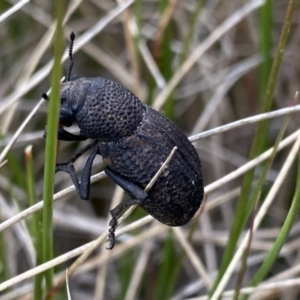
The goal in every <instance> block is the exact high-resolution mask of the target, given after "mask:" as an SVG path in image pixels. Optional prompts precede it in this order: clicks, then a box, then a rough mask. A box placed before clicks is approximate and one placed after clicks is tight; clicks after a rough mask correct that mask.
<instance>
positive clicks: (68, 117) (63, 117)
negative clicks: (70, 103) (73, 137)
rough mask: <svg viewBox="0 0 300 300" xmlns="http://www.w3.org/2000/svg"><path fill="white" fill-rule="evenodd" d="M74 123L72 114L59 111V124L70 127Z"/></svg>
mask: <svg viewBox="0 0 300 300" xmlns="http://www.w3.org/2000/svg"><path fill="white" fill-rule="evenodd" d="M73 122H74V117H73V113H72V112H71V111H69V110H66V109H63V108H62V109H60V115H59V124H60V125H63V126H66V127H70V126H71V125H72V124H73Z"/></svg>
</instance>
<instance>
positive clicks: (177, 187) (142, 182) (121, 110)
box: [59, 78, 203, 230]
mask: <svg viewBox="0 0 300 300" xmlns="http://www.w3.org/2000/svg"><path fill="white" fill-rule="evenodd" d="M61 98H62V101H61V111H60V123H61V125H65V126H70V125H71V121H72V120H73V121H74V122H76V123H77V124H78V127H79V128H80V136H82V137H85V138H90V139H95V140H98V145H97V147H98V148H97V153H98V154H100V155H102V157H103V161H104V163H105V164H106V165H107V167H106V171H107V170H110V171H112V172H113V174H114V175H115V176H116V177H115V180H121V182H123V183H124V181H127V182H129V183H130V184H131V183H132V184H133V185H135V186H137V187H138V188H139V189H140V190H142V189H144V188H145V187H146V186H147V184H148V183H149V182H150V180H151V179H152V177H153V176H154V174H155V173H156V172H157V171H158V169H159V168H160V166H161V165H162V164H163V163H164V161H165V160H166V158H167V157H168V155H169V154H170V152H171V150H172V149H173V147H174V146H177V147H178V149H177V151H176V152H175V154H174V156H173V157H172V159H171V161H170V163H169V164H168V167H167V168H166V169H165V170H164V172H163V173H162V174H161V175H160V176H159V178H158V179H157V181H156V182H155V184H154V185H153V187H152V188H151V189H150V191H149V192H148V197H147V199H146V200H143V201H140V202H139V204H140V206H141V207H142V208H143V209H145V210H146V211H147V212H148V213H149V214H150V215H152V216H153V217H154V218H156V219H157V220H159V221H160V222H162V223H164V224H166V225H169V226H181V225H184V224H186V223H187V222H188V221H190V219H191V218H192V217H193V216H194V214H195V212H196V211H197V210H198V208H199V206H200V204H201V201H202V198H203V182H202V174H201V166H200V160H199V157H198V155H197V153H196V151H195V149H194V147H193V146H192V144H191V143H190V142H189V140H188V139H187V137H186V136H185V135H184V134H183V133H182V131H181V130H180V129H179V128H178V127H177V126H176V125H175V124H174V123H172V122H171V121H170V120H168V119H167V118H166V117H164V116H163V115H162V114H161V113H159V112H157V111H155V110H153V109H152V108H150V107H148V106H146V105H144V104H143V103H142V102H141V101H140V100H139V99H138V98H137V97H136V96H135V95H133V94H132V93H131V92H129V91H128V90H127V89H125V88H124V87H122V86H120V85H119V84H117V83H115V82H113V81H110V80H108V79H103V78H79V79H76V80H72V81H69V82H66V83H64V84H63V85H62V92H61ZM92 159H93V158H92ZM92 159H91V161H92ZM90 167H91V165H90V164H89V167H88V168H85V170H86V175H85V178H86V179H87V178H89V176H87V175H89V173H90ZM59 170H65V168H64V167H60V168H59ZM73 179H74V178H73ZM78 186H79V185H78ZM87 187H88V188H89V184H87ZM135 191H136V189H135ZM83 192H84V197H86V195H88V193H86V188H84V189H83ZM131 196H132V195H131ZM114 223H115V221H114ZM112 227H113V229H112V230H114V226H112Z"/></svg>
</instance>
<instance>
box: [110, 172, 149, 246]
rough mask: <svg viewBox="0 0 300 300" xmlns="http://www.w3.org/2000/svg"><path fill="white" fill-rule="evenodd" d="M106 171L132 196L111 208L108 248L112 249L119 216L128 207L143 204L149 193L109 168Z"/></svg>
mask: <svg viewBox="0 0 300 300" xmlns="http://www.w3.org/2000/svg"><path fill="white" fill-rule="evenodd" d="M105 173H106V174H107V176H109V177H110V178H111V179H112V180H113V181H114V182H115V183H116V184H117V185H119V186H120V187H121V188H122V189H124V190H125V191H126V192H127V193H128V194H129V195H130V196H131V198H130V199H128V200H125V201H122V202H121V203H119V204H118V205H117V206H116V207H115V208H113V209H112V210H110V215H111V220H110V222H109V226H110V228H109V230H108V232H109V235H108V239H109V246H108V247H107V248H106V249H108V250H111V249H112V248H113V247H114V245H115V230H116V226H117V224H118V221H117V218H118V216H119V215H120V214H121V212H122V211H123V210H124V209H125V208H127V207H129V206H132V205H139V204H142V203H143V202H144V201H145V200H146V199H147V198H148V194H147V193H146V192H145V191H144V190H143V189H142V188H140V187H139V186H137V185H136V184H134V183H132V182H130V181H129V180H127V179H125V178H124V177H122V176H120V175H118V174H116V173H115V172H113V171H112V170H110V169H109V168H106V169H105Z"/></svg>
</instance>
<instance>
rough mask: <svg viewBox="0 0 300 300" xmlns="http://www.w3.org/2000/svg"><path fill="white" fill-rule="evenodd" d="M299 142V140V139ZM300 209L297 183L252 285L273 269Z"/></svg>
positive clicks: (299, 168)
mask: <svg viewBox="0 0 300 300" xmlns="http://www.w3.org/2000/svg"><path fill="white" fill-rule="evenodd" d="M297 142H298V141H297ZM298 152H299V147H298ZM297 173H298V174H297V181H296V182H299V180H300V152H299V153H298V170H297ZM299 209H300V185H299V184H296V191H295V194H294V197H293V200H292V204H291V207H290V209H289V212H288V214H287V217H286V219H285V221H284V224H283V226H282V228H281V230H280V232H279V234H278V237H277V239H276V241H275V242H274V244H273V246H272V248H271V250H270V251H269V253H268V255H267V257H266V258H265V260H264V261H263V264H262V265H261V267H260V268H259V270H258V271H257V273H256V274H255V276H254V277H253V279H252V280H251V282H250V286H255V285H257V284H258V283H260V282H261V280H263V279H264V277H265V276H266V275H267V273H268V272H269V270H270V269H271V267H272V265H273V263H274V262H275V260H276V259H277V257H278V254H279V252H280V250H281V248H282V247H283V245H284V242H285V241H286V239H287V238H288V235H289V233H290V231H291V229H292V226H293V224H294V222H295V220H296V217H297V216H298V213H299Z"/></svg>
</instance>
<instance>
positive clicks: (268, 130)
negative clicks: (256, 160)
mask: <svg viewBox="0 0 300 300" xmlns="http://www.w3.org/2000/svg"><path fill="white" fill-rule="evenodd" d="M129 1H130V0H129ZM129 1H128V0H127V1H121V0H120V1H119V2H117V1H111V0H104V1H97V0H86V1H75V0H74V1H65V2H63V4H64V8H63V11H64V15H65V16H66V19H65V20H64V24H63V30H64V47H65V49H67V47H68V43H69V35H70V32H71V31H74V32H75V34H76V40H75V47H74V52H75V53H74V68H73V74H76V75H79V76H82V77H99V76H100V77H105V78H110V79H112V80H115V81H117V82H119V83H120V84H122V85H123V86H125V87H126V88H128V89H129V90H131V91H133V92H134V93H135V94H136V95H137V96H138V97H139V98H140V99H141V100H142V101H144V102H146V103H147V104H149V105H152V104H154V105H155V103H156V100H157V97H158V96H159V95H161V93H163V92H164V91H165V90H166V88H167V87H168V84H169V83H170V82H171V81H172V79H173V78H174V75H176V74H178V72H180V70H182V68H185V66H186V63H187V62H189V61H191V57H192V55H193V54H194V53H195V51H196V50H197V49H198V47H199V46H201V45H204V44H205V43H206V42H207V40H208V39H209V38H211V37H213V36H214V35H216V34H217V32H218V31H219V30H220V28H221V29H222V28H223V29H224V28H225V26H224V23H223V22H224V21H225V20H232V18H233V16H235V14H236V13H237V12H238V13H239V14H241V13H242V11H241V8H242V7H243V6H245V5H250V4H251V3H258V4H259V3H262V1H255V0H253V1H250V0H239V1H219V0H211V1H205V0H187V1H178V0H169V1H168V0H158V1H142V0H136V1H132V2H134V3H132V4H131V5H129V8H128V9H127V10H125V11H124V12H123V13H119V14H116V16H115V17H113V18H112V20H111V21H110V22H106V21H105V20H107V16H109V15H110V14H111V13H112V12H115V11H116V7H118V6H120V7H122V5H124V3H128V2H129ZM24 2H25V1H24ZM292 2H293V1H283V0H277V1H271V0H267V1H265V4H264V5H257V7H256V8H255V9H253V10H252V11H251V12H250V13H249V14H247V15H246V16H245V17H243V18H242V20H241V21H240V22H238V24H236V25H234V26H233V28H232V29H231V30H229V31H226V32H225V33H224V34H222V35H221V37H220V38H218V39H217V41H216V42H214V43H213V44H212V45H211V46H210V47H208V48H207V49H206V50H205V51H204V52H203V54H202V55H201V56H200V55H199V58H198V59H197V61H196V63H195V64H193V65H192V67H191V68H190V69H189V70H188V72H186V73H184V74H183V76H182V79H181V80H180V82H179V83H178V84H177V85H176V87H175V88H174V89H172V90H171V92H170V93H169V94H168V95H167V97H166V99H165V103H164V105H163V108H162V111H163V112H164V113H165V115H167V116H168V117H169V118H170V119H172V120H173V121H174V122H175V123H177V124H178V126H179V127H180V128H182V130H183V131H184V132H185V133H186V134H187V135H188V136H192V135H194V134H196V133H200V132H203V131H206V130H209V129H212V128H216V127H218V126H222V125H224V124H227V123H230V122H233V121H236V120H239V119H242V118H246V117H250V116H254V115H256V114H259V113H261V112H263V111H268V110H276V109H280V108H284V107H288V106H291V105H294V104H295V103H296V102H297V101H298V99H297V98H295V94H296V92H297V91H298V87H299V75H300V74H299V70H300V68H299V67H300V55H299V46H300V45H299V43H300V42H299V41H300V38H299V32H300V30H299V29H300V28H299V21H298V18H297V16H299V13H300V7H299V4H298V3H297V5H296V6H295V7H294V8H293V7H292V6H289V5H291V3H292ZM295 2H296V1H295ZM298 2H299V1H298ZM15 3H16V1H13V0H3V1H1V2H0V40H1V48H0V80H1V81H0V82H1V84H0V135H1V139H0V153H1V152H2V151H3V150H4V149H5V146H6V145H7V144H8V143H9V141H10V140H11V139H12V137H13V135H14V133H15V132H16V131H17V130H18V128H19V126H20V125H21V123H22V122H23V121H24V120H25V118H26V117H27V116H28V114H29V113H30V112H31V111H32V110H33V108H34V107H35V106H36V105H37V103H38V101H39V100H40V99H41V95H42V94H43V93H45V92H47V91H48V90H49V88H50V86H51V70H52V67H51V65H50V64H49V62H50V61H52V60H53V58H54V57H56V61H57V59H58V57H59V54H55V51H53V46H54V44H55V43H57V38H54V37H57V35H55V30H54V28H55V20H54V19H55V17H54V16H55V9H56V8H57V2H56V1H46V0H33V1H31V2H28V3H24V6H22V7H21V8H19V9H17V10H16V11H15V12H14V13H12V14H11V15H10V16H8V17H3V16H5V13H6V12H7V11H8V10H9V9H10V8H12V7H13V5H14V4H15ZM288 7H290V9H291V13H293V16H292V17H290V19H286V12H287V9H288ZM291 15H292V14H291ZM1 17H3V18H2V19H1ZM288 21H290V22H291V27H290V31H289V34H288V38H287V41H286V44H284V45H283V48H282V50H283V51H281V52H280V53H283V57H282V61H281V60H279V61H278V63H279V66H280V68H279V72H278V75H277V74H275V75H271V78H270V74H272V73H271V69H272V64H273V63H274V61H275V62H276V61H277V58H278V57H277V56H276V54H278V52H277V49H278V44H279V41H280V37H282V30H283V28H284V25H286V24H287V22H288ZM101 22H102V23H101ZM99 24H100V25H101V24H102V25H101V26H100V25H99ZM93 29H94V31H93ZM82 37H87V39H86V40H85V41H83V40H82ZM81 41H82V43H81ZM77 47H80V49H78V48H77ZM65 59H66V57H65ZM67 65H68V63H67V60H65V61H64V62H63V64H62V68H63V70H64V74H65V73H66V69H67ZM56 70H57V74H59V71H58V69H56ZM57 74H56V81H57V80H58V77H57V76H58V75H57ZM270 79H272V80H275V83H276V85H275V90H274V94H273V92H272V93H271V96H270V99H269V100H270V102H268V105H269V107H268V105H266V102H267V101H266V98H265V97H266V91H267V86H268V83H269V82H270ZM52 87H53V84H52ZM55 109H56V108H54V111H55ZM48 111H49V106H48V104H47V103H46V102H45V103H43V104H42V105H41V107H40V108H39V109H38V111H37V112H36V113H35V114H34V116H33V117H32V119H31V120H30V122H29V123H28V124H27V126H26V127H25V129H24V130H22V132H21V134H20V135H19V137H18V139H17V141H16V142H15V143H14V145H13V146H12V148H11V149H10V150H9V152H8V153H7V155H5V159H7V162H6V163H5V164H4V165H3V166H2V165H1V164H2V161H0V168H1V169H0V223H2V222H4V221H5V220H7V219H9V218H11V217H12V216H14V215H16V214H18V213H19V212H22V211H24V210H25V209H27V208H28V207H30V206H32V205H33V203H34V202H35V201H40V200H42V199H43V197H44V196H43V192H44V190H45V189H44V183H45V180H48V182H49V181H50V183H52V180H53V176H52V178H51V176H50V175H51V174H52V173H51V174H46V175H44V168H45V164H46V163H45V149H46V143H45V139H44V138H43V132H44V128H45V126H46V124H47V116H48ZM54 113H55V112H54ZM298 127H299V121H298V114H296V113H295V114H291V115H290V116H289V117H277V118H274V119H271V120H270V121H268V122H266V123H265V125H262V124H260V125H258V124H252V125H250V124H248V125H246V126H242V127H238V128H237V129H232V130H229V131H227V132H224V133H220V134H216V135H214V136H211V137H208V138H204V139H201V140H199V141H196V142H195V143H194V146H195V148H196V150H197V152H198V153H199V156H200V158H201V161H202V171H203V177H204V183H205V185H206V186H208V185H209V184H211V183H214V182H215V181H217V180H218V179H220V178H222V177H224V176H226V175H227V174H229V173H231V172H233V171H234V170H236V169H238V168H239V167H241V166H244V165H245V164H246V163H247V162H248V161H249V156H250V153H252V154H251V155H252V157H251V158H253V157H256V156H257V155H259V154H260V153H262V152H263V151H265V150H267V149H269V148H270V147H273V146H275V147H277V146H278V144H279V142H280V141H281V140H282V139H283V138H285V137H286V136H288V135H290V134H291V133H293V132H295V131H296V130H297V129H298ZM72 130H74V131H76V130H77V128H76V127H75V126H74V127H72ZM28 145H32V154H29V153H28V152H26V155H25V154H24V150H25V148H26V147H27V146H28ZM83 145H84V143H81V142H72V143H68V142H59V143H58V151H57V161H59V162H63V161H65V160H66V159H68V158H69V157H70V156H71V155H72V154H73V153H74V152H75V151H76V150H77V149H79V148H80V147H82V146H83ZM52 146H53V149H55V148H56V147H54V145H53V143H52ZM292 146H293V145H289V146H288V147H286V148H284V149H283V150H281V151H280V152H278V154H277V153H276V154H275V152H274V155H273V156H272V157H271V158H270V159H269V160H267V161H266V162H265V163H262V164H260V165H259V166H258V167H256V168H255V169H253V171H251V172H249V173H248V175H247V176H245V177H244V179H243V177H242V176H240V177H238V178H236V179H234V180H232V181H230V182H229V183H227V184H225V185H220V186H219V187H218V188H216V189H214V190H213V191H211V192H209V193H207V195H206V199H205V204H204V207H203V212H202V214H201V216H200V217H199V215H197V216H196V218H195V219H194V220H193V221H192V222H190V224H188V225H186V226H184V227H183V228H182V230H183V232H184V234H185V237H186V243H187V247H190V248H191V251H194V252H189V251H188V250H187V248H184V246H183V244H182V242H181V240H180V238H179V236H178V232H177V231H176V229H175V230H172V229H169V228H167V227H166V226H162V227H157V228H158V229H157V230H158V231H157V234H152V231H151V230H153V229H155V226H156V225H158V222H156V221H155V222H153V224H152V225H149V224H148V225H146V226H144V227H140V228H136V229H135V230H134V231H131V232H129V233H126V234H124V235H122V236H120V237H118V238H117V245H116V247H115V248H114V249H113V250H112V251H111V252H107V250H106V249H105V248H104V247H102V246H101V247H100V248H99V250H98V251H96V253H94V254H93V255H92V257H90V258H89V259H88V261H87V262H86V264H85V269H82V270H81V271H80V272H78V274H77V275H75V276H74V277H72V278H69V289H70V293H71V299H73V300H76V299H128V300H129V299H187V298H191V297H201V296H205V295H210V296H211V297H213V296H212V295H213V293H214V291H216V290H217V288H218V286H219V283H220V281H221V280H222V279H223V278H224V273H225V272H226V270H227V267H228V265H229V264H230V263H231V262H232V261H233V260H234V256H235V255H236V250H237V248H238V245H239V241H242V237H244V236H245V234H246V232H247V230H248V229H251V230H252V229H253V226H254V225H253V224H254V223H255V222H254V221H253V220H255V217H256V216H257V214H258V212H259V210H260V208H261V207H262V206H263V204H264V203H265V199H267V197H268V195H269V192H270V190H272V188H274V187H275V185H274V182H275V181H276V180H277V179H278V175H279V174H280V172H281V171H282V170H283V169H284V167H285V166H286V164H287V157H288V155H289V153H290V151H291V149H292ZM53 149H52V151H53ZM251 149H252V150H251ZM27 150H28V148H27ZM296 151H297V152H299V151H298V150H297V149H296ZM2 153H3V152H2ZM31 155H32V156H31ZM0 157H1V154H0ZM86 158H87V157H86V156H83V157H81V158H80V159H78V162H76V168H77V171H78V174H79V175H80V173H81V171H82V168H83V166H84V163H85V160H86ZM1 159H3V158H1ZM103 168H104V165H103V163H102V161H101V157H97V158H96V160H95V164H94V167H93V174H95V173H98V172H100V171H101V170H103ZM48 175H49V179H47V176H48ZM298 176H299V158H297V157H296V158H295V157H294V161H293V163H292V164H291V169H290V170H289V171H288V172H287V174H286V175H285V177H284V179H283V181H282V183H281V185H280V186H279V188H278V189H277V191H276V193H275V195H274V199H273V200H272V202H271V205H270V206H269V207H268V208H267V211H266V214H265V215H264V217H263V218H262V222H261V224H260V225H259V227H258V228H257V229H256V230H255V232H253V236H252V240H251V241H250V242H249V244H248V249H247V250H245V251H244V254H245V255H244V256H243V258H241V259H240V260H239V262H242V261H243V262H244V263H243V264H240V265H239V264H238V265H237V266H236V267H235V268H234V272H233V274H232V275H231V276H230V279H229V280H228V284H227V285H226V290H228V291H232V290H233V291H235V292H236V294H235V295H236V296H235V297H236V299H238V297H239V296H240V295H242V292H243V288H244V287H248V286H251V285H254V284H255V285H258V284H259V283H261V284H264V283H267V282H269V283H274V282H276V280H279V279H280V280H282V281H283V280H287V281H288V280H292V279H297V278H298V277H299V276H298V274H299V266H300V260H299V258H300V253H299V243H300V241H299V236H300V233H299V230H300V220H299V217H298V209H299V203H298V202H299V189H298V188H297V182H298V180H299V179H297V178H299V177H298ZM275 184H277V181H276V182H275ZM70 185H71V180H70V178H69V176H68V175H67V174H64V173H61V172H60V173H57V174H55V179H54V189H55V192H58V191H61V190H63V189H64V188H66V187H68V186H70ZM242 187H243V189H242V192H240V190H241V188H242ZM114 190H115V185H114V184H113V182H112V181H111V180H109V179H107V178H106V179H103V180H100V181H97V182H95V183H93V184H92V185H91V193H90V201H82V200H80V198H79V196H78V195H77V194H76V193H69V194H68V195H67V196H65V197H63V198H61V199H59V201H56V202H55V203H54V205H53V249H52V246H51V243H50V244H49V246H48V248H49V249H48V250H49V251H50V252H52V251H53V253H54V257H57V256H59V255H61V254H63V253H66V252H68V251H71V250H73V249H75V248H76V247H79V246H81V245H83V244H85V243H87V242H89V241H91V240H93V239H95V238H97V237H98V236H99V235H100V234H101V233H102V232H103V231H106V230H107V226H106V224H107V218H108V211H109V209H110V207H111V203H112V198H113V195H114ZM48 196H51V195H48ZM124 197H126V196H124ZM50 198H51V197H50ZM47 213H48V214H49V215H48V217H51V214H52V204H51V206H50V209H49V210H48V211H47ZM144 216H145V213H144V212H143V211H142V210H141V209H140V208H137V209H136V210H135V211H134V212H133V214H131V215H130V217H129V218H128V219H127V220H126V223H127V224H128V223H131V222H134V221H136V220H137V219H140V218H142V217H144ZM41 217H42V214H41V213H40V212H39V213H36V214H34V215H32V216H29V217H27V218H26V219H25V220H23V221H20V222H18V223H16V224H15V225H13V226H11V227H9V228H7V229H5V230H3V231H2V232H0V289H1V282H5V281H6V280H8V279H10V278H14V277H15V276H17V275H18V274H21V273H23V272H25V271H27V270H31V269H33V268H34V266H35V265H36V263H37V264H40V263H41V262H42V252H41V247H42V246H41V245H42V244H44V242H43V243H42V242H41V234H42V233H41V228H42V227H43V226H44V229H45V226H46V225H45V215H44V220H43V221H41ZM42 222H44V223H42ZM51 222H52V221H51V220H50V223H51ZM42 224H44V225H42ZM0 226H1V225H0ZM48 227H49V226H48ZM281 228H282V229H281ZM49 229H50V233H51V228H49ZM147 232H149V237H148V238H147ZM143 233H144V234H145V233H146V238H144V239H141V240H140V241H139V242H138V243H137V244H135V245H134V246H130V242H131V241H132V240H134V238H135V237H138V236H140V235H141V236H142V234H143ZM298 233H299V235H298ZM43 236H44V238H45V235H43ZM229 236H230V239H228V237H229ZM50 239H51V238H50V237H49V238H48V240H49V242H50ZM225 249H226V250H225ZM118 251H119V252H118ZM114 253H117V254H116V255H115V256H114ZM192 253H194V254H195V256H193V254H192ZM224 253H226V255H224ZM107 257H108V258H111V259H110V260H108V261H106V262H105V263H104V262H102V260H104V259H105V258H107ZM193 258H194V259H193ZM195 259H196V262H195ZM46 260H50V257H48V258H47V259H46ZM72 261H73V260H68V261H67V262H65V263H63V264H60V265H58V266H57V267H55V269H54V281H55V280H56V278H57V276H58V274H60V273H61V272H65V269H66V267H68V266H69V265H70V264H71V263H72ZM99 262H101V263H99ZM201 262H202V264H203V266H204V269H205V273H206V274H207V278H205V277H203V276H202V275H201V276H200V275H199V272H200V271H199V265H200V263H201ZM104 265H105V266H106V269H105V271H103V266H104ZM288 271H289V272H288ZM217 275H218V276H217ZM50 277H51V276H50ZM43 280H44V277H43V276H42V275H41V276H40V277H35V278H34V277H31V278H29V279H27V280H25V281H22V282H21V283H18V284H16V285H13V286H12V287H10V288H8V289H5V290H4V291H0V300H4V299H5V300H7V299H32V298H33V297H35V299H42V298H43V297H44V296H45V295H46V293H47V292H48V291H49V285H51V284H52V279H48V280H47V284H48V288H45V286H44V285H43ZM34 282H35V285H34ZM275 287H277V289H275V288H274V289H269V290H268V292H265V293H264V294H258V293H256V294H255V293H254V294H253V295H252V296H250V299H267V298H266V297H269V298H268V299H288V300H293V299H295V300H296V299H299V297H300V289H299V282H298V284H294V285H293V286H291V287H289V288H280V284H277V286H276V285H275ZM42 294H43V295H42ZM231 297H232V298H231ZM251 297H252V298H251ZM264 297H265V298H264ZM50 298H51V297H50ZM52 299H67V293H66V287H63V288H62V289H60V290H59V291H58V293H57V294H56V295H55V296H53V297H52ZM199 299H202V298H199ZM203 299H204V298H203ZM224 299H225V298H224ZM226 299H234V296H233V294H232V296H229V297H228V298H226Z"/></svg>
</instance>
